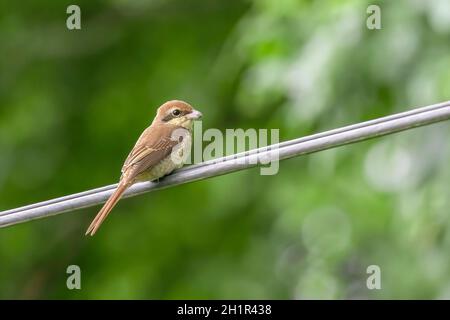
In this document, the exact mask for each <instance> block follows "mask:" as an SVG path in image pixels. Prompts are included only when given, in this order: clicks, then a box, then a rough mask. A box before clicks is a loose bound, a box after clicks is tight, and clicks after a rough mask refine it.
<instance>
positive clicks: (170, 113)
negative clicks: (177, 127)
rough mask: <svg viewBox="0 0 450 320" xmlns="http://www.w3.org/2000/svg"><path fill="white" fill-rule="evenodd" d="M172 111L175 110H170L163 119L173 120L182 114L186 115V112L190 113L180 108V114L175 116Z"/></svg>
mask: <svg viewBox="0 0 450 320" xmlns="http://www.w3.org/2000/svg"><path fill="white" fill-rule="evenodd" d="M178 110H180V109H178ZM172 112H173V109H172V110H170V112H169V113H168V114H167V115H166V116H165V117H164V118H163V119H162V121H164V122H168V121H170V120H172V119H174V118H177V117H180V116H184V115H185V114H188V113H189V112H188V111H186V110H180V114H179V115H178V116H174V115H173V114H172Z"/></svg>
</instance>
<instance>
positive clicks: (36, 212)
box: [0, 101, 450, 227]
mask: <svg viewBox="0 0 450 320" xmlns="http://www.w3.org/2000/svg"><path fill="white" fill-rule="evenodd" d="M448 119H450V101H446V102H442V103H438V104H434V105H430V106H427V107H422V108H417V109H413V110H410V111H407V112H402V113H398V114H394V115H390V116H387V117H382V118H378V119H374V120H371V121H366V122H362V123H358V124H354V125H350V126H346V127H342V128H338V129H334V130H330V131H326V132H322V133H318V134H314V135H310V136H307V137H303V138H298V139H294V140H289V141H285V142H282V143H279V144H274V145H270V146H267V147H262V148H259V149H254V150H250V151H246V152H242V153H238V154H234V155H230V156H226V157H222V158H219V159H213V160H209V161H206V162H203V163H200V164H196V165H191V166H188V167H185V168H183V169H180V170H177V171H176V172H174V173H173V174H171V175H169V176H167V177H165V178H164V179H161V180H160V182H141V183H136V184H135V185H133V186H131V187H130V188H129V189H128V190H127V192H126V193H125V195H124V197H131V196H135V195H139V194H142V193H145V192H149V191H153V190H159V189H162V188H167V187H171V186H176V185H179V184H183V183H187V182H192V181H197V180H202V179H206V178H209V177H213V176H218V175H222V174H226V173H231V172H234V171H239V170H243V169H247V168H251V167H254V166H256V165H258V163H267V162H268V161H271V160H274V161H275V160H277V159H278V158H279V159H280V160H283V159H288V158H292V157H295V156H300V155H304V154H309V153H313V152H318V151H321V150H326V149H330V148H334V147H337V146H341V145H345V144H349V143H355V142H357V141H362V140H367V139H370V138H374V137H377V136H382V135H387V134H391V133H395V132H399V131H403V130H407V129H411V128H415V127H418V126H424V125H427V124H431V123H435V122H439V121H444V120H448ZM115 187H116V184H113V185H108V186H105V187H101V188H97V189H92V190H88V191H85V192H81V193H76V194H72V195H68V196H65V197H61V198H56V199H52V200H48V201H44V202H39V203H35V204H31V205H27V206H24V207H20V208H16V209H11V210H6V211H2V212H0V227H5V226H9V225H13V224H17V223H21V222H25V221H29V220H33V219H38V218H43V217H46V216H52V215H56V214H60V213H63V212H69V211H73V210H77V209H81V208H86V207H90V206H93V205H97V204H101V203H103V202H104V201H106V199H107V198H108V197H109V196H110V195H111V193H112V192H113V190H114V189H115Z"/></svg>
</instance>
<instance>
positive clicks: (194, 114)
mask: <svg viewBox="0 0 450 320" xmlns="http://www.w3.org/2000/svg"><path fill="white" fill-rule="evenodd" d="M202 116H203V115H202V113H201V112H200V111H197V110H193V111H192V112H191V113H189V114H187V115H186V117H187V118H189V119H192V120H198V119H200V118H201V117H202Z"/></svg>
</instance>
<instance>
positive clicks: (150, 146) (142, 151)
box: [122, 125, 180, 179]
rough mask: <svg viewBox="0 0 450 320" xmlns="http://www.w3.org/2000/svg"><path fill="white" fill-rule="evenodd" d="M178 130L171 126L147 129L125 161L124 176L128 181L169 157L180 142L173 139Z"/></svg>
mask: <svg viewBox="0 0 450 320" xmlns="http://www.w3.org/2000/svg"><path fill="white" fill-rule="evenodd" d="M176 128H177V127H175V126H169V125H164V126H157V127H156V126H155V127H153V126H152V127H149V128H147V129H146V130H145V131H144V132H143V133H142V135H141V137H140V138H139V140H138V141H137V143H136V145H135V146H134V148H133V150H131V152H130V154H129V155H128V157H127V159H126V160H125V163H124V165H123V167H122V173H123V175H124V176H125V175H127V179H134V178H135V177H136V176H137V175H139V174H140V173H142V172H144V171H146V170H148V169H150V168H151V167H153V166H155V165H156V164H158V163H159V162H160V161H161V160H163V159H164V158H166V157H167V156H169V155H170V153H171V152H172V148H173V147H174V146H176V145H177V144H178V143H179V142H180V140H178V139H174V138H173V137H172V133H173V130H175V129H176ZM126 173H127V174H126Z"/></svg>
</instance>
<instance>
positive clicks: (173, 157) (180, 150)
mask: <svg viewBox="0 0 450 320" xmlns="http://www.w3.org/2000/svg"><path fill="white" fill-rule="evenodd" d="M183 131H185V132H183V138H182V140H181V139H180V140H181V142H179V143H178V144H177V145H176V146H175V147H173V148H172V152H171V153H170V154H169V155H168V156H167V157H166V158H164V159H163V160H161V161H160V162H159V163H158V164H156V165H155V166H153V167H152V168H151V169H149V170H147V171H146V172H144V173H142V174H141V176H140V177H139V178H140V179H139V180H155V179H159V178H161V177H163V176H165V175H168V174H169V173H171V172H172V171H173V170H175V169H178V168H181V167H182V166H183V165H184V164H185V163H186V160H187V159H188V157H189V154H190V151H191V145H192V136H191V133H190V132H189V131H188V130H183Z"/></svg>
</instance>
